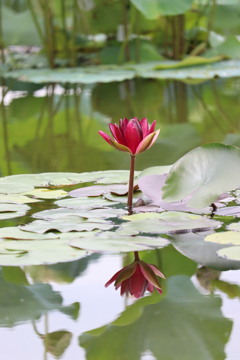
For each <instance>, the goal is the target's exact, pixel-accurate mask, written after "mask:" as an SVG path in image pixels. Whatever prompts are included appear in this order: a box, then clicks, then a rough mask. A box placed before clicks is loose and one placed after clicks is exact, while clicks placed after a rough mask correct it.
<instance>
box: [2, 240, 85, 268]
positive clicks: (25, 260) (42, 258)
mask: <svg viewBox="0 0 240 360" xmlns="http://www.w3.org/2000/svg"><path fill="white" fill-rule="evenodd" d="M86 255H87V253H86V251H85V250H77V249H74V248H73V247H71V246H69V245H68V240H59V239H58V240H44V241H43V240H34V241H25V240H22V241H18V240H17V241H16V240H2V241H1V242H0V265H2V266H6V265H7V266H26V265H41V264H55V263H59V262H66V261H73V260H77V259H80V258H82V257H84V256H86Z"/></svg>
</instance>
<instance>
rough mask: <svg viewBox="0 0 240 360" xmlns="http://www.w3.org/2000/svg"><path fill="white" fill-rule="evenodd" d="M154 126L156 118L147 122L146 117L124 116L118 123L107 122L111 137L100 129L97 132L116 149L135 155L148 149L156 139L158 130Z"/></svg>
mask: <svg viewBox="0 0 240 360" xmlns="http://www.w3.org/2000/svg"><path fill="white" fill-rule="evenodd" d="M155 127H156V120H155V121H153V123H152V124H149V122H148V120H147V118H143V119H142V120H138V119H137V118H136V117H134V118H133V119H130V120H128V119H126V118H124V119H123V120H122V119H121V120H120V122H119V125H117V124H116V123H115V124H109V128H110V131H111V133H112V135H113V138H112V137H111V136H109V135H108V134H106V133H104V132H103V131H101V130H100V131H99V132H98V133H99V134H100V135H101V136H102V137H103V139H104V140H106V141H107V142H108V143H109V144H110V145H112V146H113V147H115V148H116V149H118V150H120V151H126V152H128V153H130V154H131V155H137V154H140V153H141V152H143V151H145V150H147V149H149V148H150V147H151V146H152V145H153V143H154V142H155V141H156V139H157V137H158V134H159V132H160V130H156V131H155Z"/></svg>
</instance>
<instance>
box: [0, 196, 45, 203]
mask: <svg viewBox="0 0 240 360" xmlns="http://www.w3.org/2000/svg"><path fill="white" fill-rule="evenodd" d="M39 201H41V200H38V199H33V198H30V197H28V196H25V195H21V194H0V203H12V204H30V203H35V202H39Z"/></svg>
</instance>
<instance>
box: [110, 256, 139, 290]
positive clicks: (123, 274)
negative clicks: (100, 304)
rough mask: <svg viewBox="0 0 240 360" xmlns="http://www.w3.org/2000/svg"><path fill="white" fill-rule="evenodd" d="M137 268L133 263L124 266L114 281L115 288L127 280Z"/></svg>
mask: <svg viewBox="0 0 240 360" xmlns="http://www.w3.org/2000/svg"><path fill="white" fill-rule="evenodd" d="M136 267H137V264H136V263H135V262H133V263H132V264H130V265H128V266H125V267H124V268H123V269H122V270H121V271H120V272H119V273H118V276H117V279H116V281H115V284H114V285H115V286H116V287H118V285H119V284H121V283H122V282H123V281H125V280H127V279H129V278H130V277H131V276H132V275H133V274H134V272H135V270H136Z"/></svg>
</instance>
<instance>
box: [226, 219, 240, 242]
mask: <svg viewBox="0 0 240 360" xmlns="http://www.w3.org/2000/svg"><path fill="white" fill-rule="evenodd" d="M227 229H228V230H233V231H240V222H234V223H232V224H229V225H227ZM239 245H240V244H239Z"/></svg>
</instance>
